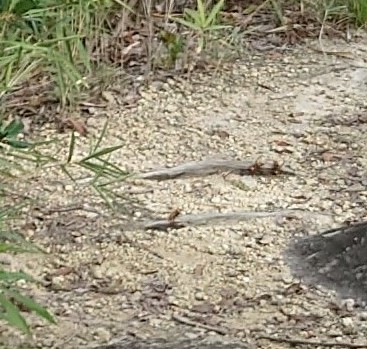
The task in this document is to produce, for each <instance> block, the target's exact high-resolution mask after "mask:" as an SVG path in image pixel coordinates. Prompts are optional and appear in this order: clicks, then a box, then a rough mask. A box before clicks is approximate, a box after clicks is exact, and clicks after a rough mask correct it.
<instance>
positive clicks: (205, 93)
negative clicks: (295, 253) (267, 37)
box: [2, 49, 367, 349]
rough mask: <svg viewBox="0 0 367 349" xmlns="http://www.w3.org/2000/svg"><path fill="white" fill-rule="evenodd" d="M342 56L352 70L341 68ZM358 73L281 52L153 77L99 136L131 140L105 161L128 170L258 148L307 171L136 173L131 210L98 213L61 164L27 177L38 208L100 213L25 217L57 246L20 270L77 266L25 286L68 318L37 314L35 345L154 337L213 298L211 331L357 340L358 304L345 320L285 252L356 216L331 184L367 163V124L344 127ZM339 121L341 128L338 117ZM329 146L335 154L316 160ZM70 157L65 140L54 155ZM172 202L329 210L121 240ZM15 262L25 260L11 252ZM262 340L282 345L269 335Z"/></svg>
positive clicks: (93, 130)
mask: <svg viewBox="0 0 367 349" xmlns="http://www.w3.org/2000/svg"><path fill="white" fill-rule="evenodd" d="M341 64H344V65H345V69H343V70H341V69H336V68H337V65H338V66H340V65H341ZM363 76H366V73H365V70H363V69H362V68H355V67H353V66H352V65H351V66H349V67H348V61H344V62H336V61H335V59H334V58H333V57H323V56H322V55H316V54H315V53H312V52H309V51H307V50H305V49H302V50H300V52H296V53H294V54H289V55H288V56H284V57H281V58H276V59H274V58H272V56H270V55H269V57H267V56H266V55H265V56H261V57H254V58H253V60H248V61H245V62H238V63H236V64H235V65H232V66H228V67H227V68H226V71H224V72H222V73H219V74H217V75H210V74H203V73H198V74H195V76H193V77H191V80H190V81H184V80H183V79H177V80H169V81H167V82H166V83H163V84H154V86H153V87H151V88H147V89H145V90H144V91H142V92H141V97H142V98H141V99H140V100H139V102H138V105H137V106H136V107H135V108H130V109H125V110H124V109H116V107H114V108H112V107H111V108H110V110H108V112H107V114H108V115H109V117H110V124H109V130H108V135H107V137H106V139H105V141H104V142H103V144H104V145H105V146H107V145H109V146H110V145H116V144H120V143H122V144H124V147H123V148H122V149H121V150H119V151H117V152H116V153H114V154H113V156H112V158H111V161H113V162H114V163H116V164H117V165H119V166H121V167H123V168H126V169H129V170H131V171H135V172H143V171H149V170H151V169H156V168H159V167H165V166H174V165H178V164H181V163H183V162H187V161H194V160H202V159H205V158H213V157H215V158H227V159H229V158H231V159H239V160H247V159H254V160H256V159H260V158H262V159H270V160H276V161H278V162H279V163H284V164H285V165H287V166H288V167H290V168H292V170H293V171H295V172H296V173H297V174H298V175H297V177H293V178H288V177H273V178H260V177H244V178H241V177H239V176H235V175H230V176H228V177H226V178H223V177H222V176H221V175H213V176H210V177H206V178H190V179H176V180H172V181H162V182H153V181H142V180H139V181H137V180H134V179H130V180H127V181H126V182H123V183H121V184H120V185H119V186H118V188H116V192H119V193H122V194H123V193H124V192H129V191H131V190H135V192H137V194H127V195H126V196H127V201H126V202H125V204H124V205H125V206H126V207H125V208H126V209H127V210H128V212H127V213H125V212H123V211H122V209H123V207H122V208H121V213H117V214H111V213H110V212H109V211H108V210H107V209H106V208H103V207H104V206H103V205H102V204H103V201H102V200H101V199H100V198H98V196H96V194H95V193H94V192H93V191H92V190H90V189H88V188H87V187H85V186H79V187H78V186H75V185H74V184H73V183H71V182H70V181H68V180H67V178H66V177H65V175H64V174H62V172H61V171H58V170H56V169H55V168H52V169H49V170H48V171H47V173H46V172H44V173H40V174H35V175H34V176H30V178H29V180H27V181H25V182H24V183H22V184H21V185H20V186H19V187H20V189H24V191H25V192H26V193H27V194H28V195H29V196H31V197H33V198H42V206H46V207H50V208H53V207H55V206H58V205H71V204H78V203H83V204H84V205H88V206H89V208H92V209H94V210H95V211H96V212H89V211H86V212H84V211H71V212H65V213H60V214H54V215H49V216H48V217H47V219H46V220H41V219H37V218H35V217H36V216H35V212H33V211H31V212H28V213H27V214H28V216H25V217H24V222H23V223H24V224H26V223H30V222H33V223H34V226H30V225H28V230H27V234H28V235H29V236H30V237H31V238H32V239H33V240H34V241H35V242H37V243H38V244H40V245H42V246H44V247H45V249H46V250H47V251H48V252H51V254H50V255H48V256H47V257H46V258H45V257H43V256H42V257H37V256H34V257H28V256H27V257H26V260H30V261H31V262H32V263H31V262H28V264H27V266H28V268H27V270H28V271H29V272H30V273H32V275H35V276H36V277H38V278H40V279H44V277H45V275H46V274H48V273H55V272H57V271H60V269H61V268H74V269H73V272H71V273H65V274H63V273H60V275H59V274H57V275H54V276H50V280H51V281H49V282H52V284H53V285H54V287H56V286H59V287H60V288H63V287H64V288H65V287H66V288H67V287H69V288H70V290H69V291H68V290H59V291H56V290H53V291H50V290H48V289H47V288H45V287H41V286H37V287H33V288H30V290H31V291H30V292H31V293H32V294H33V295H35V296H36V297H37V299H38V300H39V301H41V302H43V303H44V304H46V305H48V306H49V307H50V308H51V310H52V311H53V312H54V313H55V314H56V316H57V318H58V320H59V326H57V327H56V326H48V325H47V326H46V325H44V324H43V323H39V322H37V324H39V327H36V326H33V332H34V338H33V339H34V340H33V342H34V343H36V344H37V345H39V346H42V347H43V348H47V347H54V348H56V347H62V348H66V349H68V348H70V349H71V348H73V349H75V348H76V347H78V346H80V345H86V344H88V345H91V344H93V343H107V342H109V341H110V340H112V339H114V338H117V337H121V334H122V333H126V332H128V331H131V332H134V333H141V334H146V335H147V336H149V335H154V334H156V333H158V332H157V331H159V329H161V330H163V332H164V329H170V328H172V327H173V323H172V321H171V320H170V317H171V315H172V314H173V313H175V312H180V311H181V312H183V313H185V312H186V311H187V310H188V309H193V307H195V306H199V305H200V307H206V308H208V309H209V308H210V306H211V305H212V306H213V307H212V308H211V309H217V310H216V313H215V314H214V315H213V322H215V321H216V319H218V326H222V327H228V328H231V329H236V331H235V332H234V335H236V336H237V337H244V336H246V337H247V338H249V339H250V341H251V340H254V338H255V337H256V334H257V333H259V332H268V333H274V332H277V333H280V334H289V335H291V336H295V337H304V338H306V339H307V338H308V339H312V338H322V339H325V340H328V341H330V340H340V341H354V340H356V341H357V340H360V341H363V340H364V339H365V336H366V331H367V330H366V326H365V321H366V319H365V318H366V316H365V313H358V312H357V311H355V306H354V303H353V301H346V305H345V307H344V308H345V311H346V312H347V313H348V315H347V316H344V315H343V316H341V315H338V314H337V313H336V311H335V309H334V310H333V308H332V307H331V305H330V302H331V301H335V302H336V300H337V297H336V296H335V295H334V294H333V293H331V292H330V291H328V290H325V289H320V290H318V289H314V288H309V287H307V286H305V285H303V284H302V283H301V284H300V285H298V286H297V280H295V279H294V278H293V276H292V275H291V274H290V271H289V269H288V267H287V265H286V264H285V263H284V261H283V255H284V251H285V249H286V247H287V245H288V244H289V243H290V241H291V240H292V239H293V238H294V237H295V236H296V235H297V234H298V233H300V232H301V230H305V231H308V232H309V233H310V234H311V233H312V232H316V231H320V230H322V229H327V228H330V227H332V226H337V225H338V224H339V223H340V222H342V221H343V220H345V219H347V218H351V217H353V218H360V217H362V216H363V211H364V209H363V207H362V206H361V205H360V203H358V202H357V203H354V202H353V198H351V197H350V196H348V195H347V192H343V191H337V190H334V189H335V188H345V187H348V186H350V185H351V184H348V180H349V181H350V180H352V179H351V176H350V174H349V173H348V171H349V170H350V169H351V167H352V166H353V165H356V166H358V169H359V171H361V170H362V168H363V166H366V164H367V163H366V155H365V154H366V153H367V142H366V141H365V140H366V138H365V137H366V131H367V130H366V129H367V126H366V124H363V123H361V124H359V125H357V124H351V125H347V122H348V120H350V119H352V118H354V117H355V116H356V115H361V114H363V113H365V110H366V106H367V100H366V98H365V96H366V90H367V88H366V85H365V84H366V82H367V77H366V79H365V80H363V79H362V77H363ZM259 84H261V86H264V85H265V86H268V87H269V88H270V90H268V89H265V88H263V87H261V86H260V85H259ZM106 96H107V97H108V99H111V100H112V99H113V105H115V103H116V100H117V101H118V96H112V95H111V94H110V93H107V94H106ZM338 121H343V122H345V123H344V124H341V123H340V122H339V124H337V125H336V124H335V123H336V122H338ZM104 122H105V118H104V117H98V115H95V116H93V117H91V118H90V119H89V120H88V129H89V131H90V134H91V135H90V137H91V138H93V137H97V136H98V134H99V132H100V130H101V129H102V127H103V124H104ZM333 122H334V124H333ZM215 130H219V131H225V133H223V132H222V133H213V131H215ZM40 134H42V132H41V133H40ZM220 135H222V136H220ZM58 138H59V139H60V141H61V142H67V139H68V137H65V136H60V137H58ZM89 149H90V148H89V141H87V140H86V139H82V138H80V139H78V153H80V154H87V152H88V151H89ZM50 152H56V150H52V149H50ZM325 152H329V153H330V154H331V153H335V157H332V156H326V155H322V154H323V153H325ZM65 154H67V148H65V149H64V150H63V151H62V152H60V153H59V155H65ZM329 159H330V160H329ZM73 171H74V173H78V176H80V177H83V175H84V173H79V172H78V171H79V170H78V169H74V170H73ZM36 176H37V178H36ZM357 177H358V176H357ZM352 181H353V180H352ZM355 182H356V180H355ZM55 183H58V184H57V185H55ZM352 184H356V183H352ZM139 190H140V191H141V194H139ZM358 195H359V196H358V197H356V198H354V199H355V200H357V201H358V200H361V198H362V197H364V198H366V196H367V190H365V192H359V194H358ZM363 195H364V196H363ZM133 200H134V201H133ZM129 205H130V206H129ZM133 205H135V206H133ZM175 208H180V209H182V211H183V214H192V213H200V212H208V211H221V212H229V211H236V210H282V209H286V208H298V209H302V210H305V211H309V212H316V213H322V214H325V215H324V216H323V215H321V214H315V215H314V216H312V215H309V217H308V218H307V217H306V218H305V219H304V220H293V221H286V222H283V223H282V224H278V223H279V222H278V223H277V222H276V221H275V220H274V219H260V220H253V221H249V222H243V223H238V224H233V225H230V226H226V225H218V226H204V227H190V228H185V229H180V230H176V231H174V230H171V231H168V232H142V231H127V232H125V235H123V233H122V232H121V231H120V230H119V228H118V224H124V225H125V226H126V220H127V217H130V218H129V219H131V220H133V219H135V220H141V219H150V218H153V217H156V218H158V217H167V216H168V214H169V213H170V212H171V211H172V210H174V209H175ZM328 214H329V216H328ZM150 216H151V217H150ZM322 217H324V218H322ZM330 217H331V218H330ZM126 239H127V240H126ZM21 258H24V257H21ZM13 267H14V269H17V268H19V265H18V264H15V261H14V262H13ZM154 278H155V279H154ZM152 279H154V280H155V284H154V285H156V286H154V287H153V286H149V287H150V289H149V287H148V286H144V285H146V284H149V285H151V283H150V282H151V280H152ZM163 284H167V285H168V288H167V291H166V292H165V293H163V294H161V297H162V299H160V298H159V297H158V298H154V297H153V298H152V299H148V298H149V294H150V293H149V292H158V293H159V291H154V290H155V287H163V286H162V285H163ZM157 285H158V286H157ZM146 287H148V289H149V290H150V291H149V292H148V291H146ZM152 287H153V291H152ZM292 289H294V291H292ZM101 290H102V291H101ZM229 290H232V291H231V292H232V296H230V295H228V294H229ZM225 294H227V295H228V296H227V298H226V296H225ZM164 297H167V299H168V300H165V298H164ZM147 299H148V300H147ZM201 309H202V308H201ZM144 318H145V319H146V321H143V319H144ZM177 326H178V325H177ZM167 331H168V330H167ZM191 335H192V334H188V336H191ZM2 339H3V340H4V341H8V342H9V343H10V344H11V345H12V346H11V347H12V348H17V347H18V346H20V345H22V344H23V345H25V344H32V341H30V339H29V338H25V337H22V336H18V335H17V334H15V333H14V332H13V331H12V330H6V329H3V330H2ZM257 345H260V343H258V344H257ZM261 347H263V348H266V347H268V348H270V347H271V348H277V347H279V348H286V347H288V345H287V344H274V343H270V342H267V341H261Z"/></svg>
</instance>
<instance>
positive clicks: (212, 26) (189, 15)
mask: <svg viewBox="0 0 367 349" xmlns="http://www.w3.org/2000/svg"><path fill="white" fill-rule="evenodd" d="M196 4H197V9H196V10H192V9H185V11H184V18H176V17H171V19H173V20H174V21H176V22H178V23H179V24H181V25H183V26H185V27H187V28H189V29H191V30H193V31H194V32H196V33H197V34H198V35H199V43H198V49H197V53H200V52H201V51H202V50H203V49H204V48H205V46H206V40H207V37H208V34H210V33H213V32H215V31H218V30H223V29H227V28H230V27H231V26H229V25H222V24H219V22H218V20H219V15H220V11H221V10H222V8H223V6H224V0H219V1H218V2H217V3H216V4H215V5H214V6H213V7H212V9H209V8H208V7H207V6H206V5H205V4H204V2H203V0H197V3H196Z"/></svg>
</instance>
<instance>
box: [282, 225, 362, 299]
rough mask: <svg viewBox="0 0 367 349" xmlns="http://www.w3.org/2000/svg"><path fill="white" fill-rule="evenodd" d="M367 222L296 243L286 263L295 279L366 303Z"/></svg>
mask: <svg viewBox="0 0 367 349" xmlns="http://www.w3.org/2000/svg"><path fill="white" fill-rule="evenodd" d="M366 238H367V222H363V223H358V224H355V225H350V226H348V227H343V228H339V229H332V230H328V231H326V232H323V233H321V234H319V235H316V236H312V237H307V238H303V239H300V240H298V241H296V242H293V243H292V244H291V246H290V247H289V249H288V251H287V253H286V254H287V256H286V257H287V260H288V263H289V265H290V268H291V270H292V272H293V275H294V276H295V277H297V278H300V279H302V281H304V282H306V283H310V284H313V285H315V284H318V285H321V286H324V287H326V288H329V289H332V290H334V291H336V292H337V293H338V294H339V296H341V297H343V298H356V299H359V300H362V301H364V302H367V244H366Z"/></svg>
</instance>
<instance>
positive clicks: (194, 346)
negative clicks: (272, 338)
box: [93, 339, 249, 349]
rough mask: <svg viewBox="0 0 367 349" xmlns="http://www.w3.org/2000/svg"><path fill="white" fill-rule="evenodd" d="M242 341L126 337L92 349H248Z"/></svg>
mask: <svg viewBox="0 0 367 349" xmlns="http://www.w3.org/2000/svg"><path fill="white" fill-rule="evenodd" d="M248 348H249V346H246V345H245V344H243V343H239V342H237V343H236V342H227V341H223V342H222V341H208V340H200V339H187V340H181V341H167V340H164V339H151V340H147V341H145V340H138V339H126V340H122V341H120V342H118V343H115V344H109V345H105V346H99V347H94V348H93V349H248Z"/></svg>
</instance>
